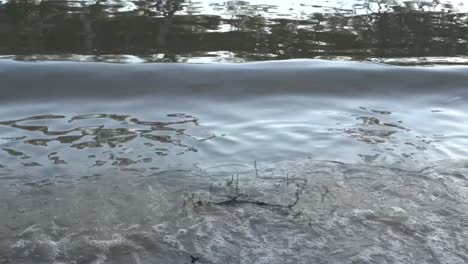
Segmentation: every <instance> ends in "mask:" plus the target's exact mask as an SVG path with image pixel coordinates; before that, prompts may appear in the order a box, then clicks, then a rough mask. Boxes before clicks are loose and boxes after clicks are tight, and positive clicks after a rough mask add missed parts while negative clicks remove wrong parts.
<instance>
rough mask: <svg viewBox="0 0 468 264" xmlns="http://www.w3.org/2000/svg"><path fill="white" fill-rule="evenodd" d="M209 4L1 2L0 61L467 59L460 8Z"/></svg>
mask: <svg viewBox="0 0 468 264" xmlns="http://www.w3.org/2000/svg"><path fill="white" fill-rule="evenodd" d="M212 2H213V3H211V2H207V1H202V2H192V1H184V0H155V1H95V2H76V1H39V2H38V1H28V0H10V1H7V2H5V3H4V4H0V54H5V55H14V56H13V57H14V58H16V59H19V60H84V61H110V62H184V61H201V62H203V61H245V60H268V59H290V58H324V59H354V60H377V61H385V62H389V63H400V64H415V63H419V64H433V63H458V64H467V62H468V59H467V58H465V57H463V56H465V55H467V53H468V45H467V43H468V22H467V15H466V13H464V11H466V10H464V9H462V8H464V6H463V5H460V1H455V0H454V1H440V0H427V1H398V2H397V1H383V0H382V1H380V0H373V1H372V0H367V1H343V4H342V5H341V6H326V5H323V6H322V5H320V3H321V1H318V3H317V5H310V4H302V3H301V2H296V3H297V5H295V6H294V8H289V9H287V8H285V6H289V5H287V3H283V2H278V4H280V3H283V4H284V5H285V6H281V5H280V6H278V5H274V4H271V3H269V2H268V1H265V3H264V4H255V5H254V4H251V3H249V2H248V1H226V2H220V1H218V2H216V1H212ZM284 2H289V1H284ZM210 3H211V4H210ZM275 3H276V2H275ZM324 3H325V2H323V3H322V4H324ZM283 4H282V5H283ZM289 4H291V3H290V2H289ZM76 54H78V55H76Z"/></svg>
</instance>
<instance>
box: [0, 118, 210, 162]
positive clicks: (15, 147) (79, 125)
mask: <svg viewBox="0 0 468 264" xmlns="http://www.w3.org/2000/svg"><path fill="white" fill-rule="evenodd" d="M30 122H33V123H34V124H33V125H31V124H28V123H30ZM96 122H98V123H99V125H97V126H96V125H95V124H96ZM38 123H40V124H38ZM54 124H55V125H57V124H59V127H67V129H63V130H58V129H54ZM0 126H4V127H9V128H13V129H15V131H16V133H17V134H19V135H22V136H20V137H16V138H2V139H4V140H5V142H4V143H2V144H0V150H2V151H3V153H5V154H6V155H7V157H10V159H11V164H12V167H15V166H17V164H16V163H18V162H19V163H18V164H21V165H23V166H25V167H38V166H45V165H46V164H48V165H50V164H51V165H66V164H76V163H77V162H75V161H77V160H89V159H91V160H92V161H91V162H90V163H88V164H87V165H85V166H87V167H88V168H91V167H101V166H104V165H109V166H130V165H135V164H147V165H148V164H151V163H153V162H154V163H155V164H159V163H161V161H158V160H157V159H158V157H164V156H168V155H181V154H185V153H187V152H190V153H194V152H197V151H198V150H197V146H196V145H197V144H198V143H199V142H204V141H206V140H208V139H213V138H214V137H216V136H215V135H210V136H208V137H205V138H198V137H194V136H192V135H190V134H189V133H188V130H189V129H194V128H196V127H198V119H197V118H196V117H194V116H191V115H186V114H181V113H175V114H168V115H166V117H164V118H161V121H145V120H140V119H138V118H136V117H132V116H129V115H116V114H87V115H79V116H73V117H70V118H67V117H65V116H58V115H47V116H45V115H43V116H33V117H28V118H23V119H18V120H10V121H3V122H0ZM44 154H45V155H44ZM32 157H33V158H32ZM45 157H47V159H45ZM25 159H30V160H29V161H28V162H22V160H25ZM32 160H34V161H32ZM82 163H83V164H85V163H86V162H82ZM147 165H145V166H144V167H147Z"/></svg>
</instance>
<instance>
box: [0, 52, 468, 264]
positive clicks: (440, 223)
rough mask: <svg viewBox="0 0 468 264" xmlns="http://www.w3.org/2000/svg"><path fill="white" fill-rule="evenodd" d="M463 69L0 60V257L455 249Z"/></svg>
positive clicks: (317, 259) (219, 256)
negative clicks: (0, 93)
mask: <svg viewBox="0 0 468 264" xmlns="http://www.w3.org/2000/svg"><path fill="white" fill-rule="evenodd" d="M467 84H468V68H466V67H453V66H452V67H396V66H388V65H376V64H364V63H350V62H347V63H344V62H327V61H319V60H292V61H284V62H268V63H249V64H216V65H215V64H208V65H197V64H140V65H128V64H105V63H77V62H74V63H58V62H54V63H52V62H49V63H44V62H42V63H26V62H15V61H10V60H3V61H2V63H1V64H0V87H1V91H2V96H1V98H0V101H1V105H0V198H1V201H2V202H1V203H0V216H1V217H0V263H136V264H137V263H191V262H192V263H450V264H452V263H466V262H468V244H467V243H466V237H468V224H467V221H466V220H467V219H468V215H467V212H468V210H467V209H468V205H467V203H466V200H467V198H468V162H467V161H466V157H467V156H468V153H467V150H466V148H465V146H466V145H467V143H468V136H467V134H468V126H467V125H466V122H465V121H466V120H467V113H468V111H467V110H468V109H467V105H468V104H467V103H466V101H467V96H468V94H467V93H468V90H467V87H466V86H467ZM229 201H231V202H229Z"/></svg>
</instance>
